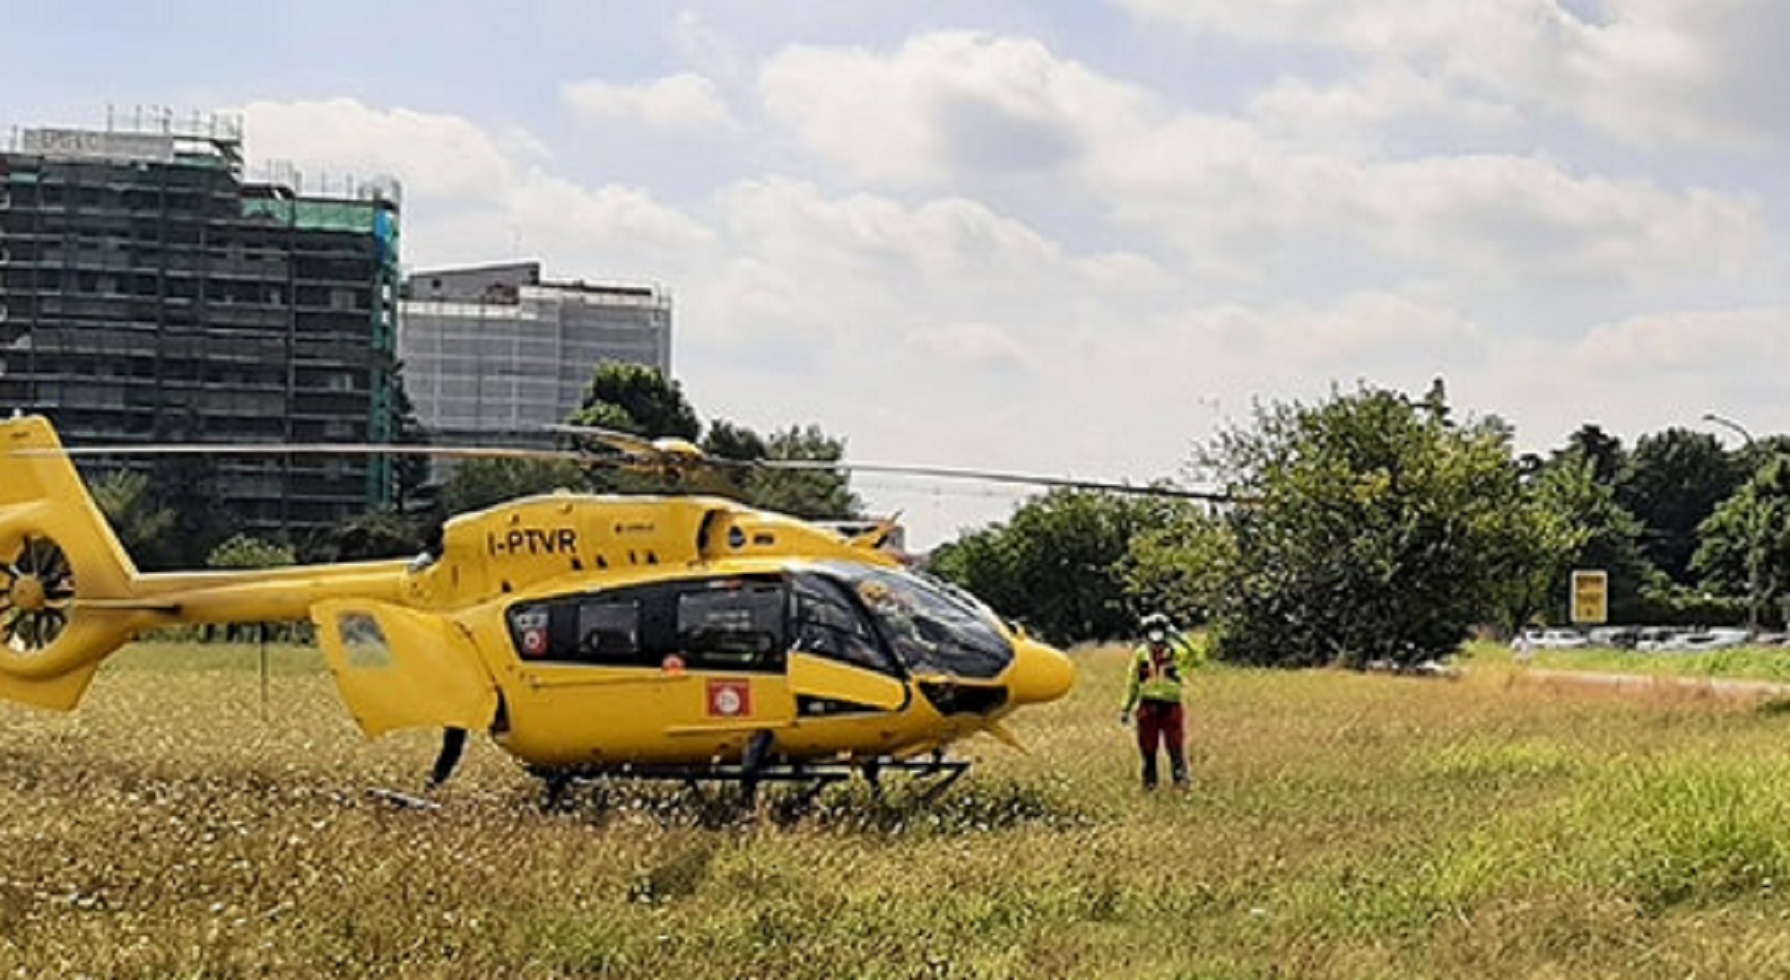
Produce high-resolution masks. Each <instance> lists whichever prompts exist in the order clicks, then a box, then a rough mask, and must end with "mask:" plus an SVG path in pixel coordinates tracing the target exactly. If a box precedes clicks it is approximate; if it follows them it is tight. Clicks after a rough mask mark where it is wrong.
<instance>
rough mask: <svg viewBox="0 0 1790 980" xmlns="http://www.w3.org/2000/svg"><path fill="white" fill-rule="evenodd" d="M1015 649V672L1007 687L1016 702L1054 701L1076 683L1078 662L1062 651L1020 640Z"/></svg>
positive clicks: (1037, 702) (1039, 702) (1041, 702)
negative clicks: (1076, 664) (1072, 660)
mask: <svg viewBox="0 0 1790 980" xmlns="http://www.w3.org/2000/svg"><path fill="white" fill-rule="evenodd" d="M1015 647H1016V649H1015V650H1014V651H1013V673H1012V676H1011V678H1010V679H1009V681H1008V682H1007V690H1008V692H1009V693H1010V696H1011V697H1012V699H1013V702H1014V703H1015V704H1043V703H1045V702H1046V701H1055V700H1056V699H1058V698H1060V697H1062V696H1063V695H1065V694H1068V693H1069V689H1070V688H1071V687H1073V686H1075V665H1074V664H1073V663H1070V662H1069V658H1068V657H1067V656H1066V655H1064V653H1063V652H1062V651H1061V650H1058V649H1056V648H1055V647H1049V646H1045V645H1044V644H1042V643H1035V642H1033V641H1031V640H1020V641H1019V642H1018V643H1016V644H1015Z"/></svg>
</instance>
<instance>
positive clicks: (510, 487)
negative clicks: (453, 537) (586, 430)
mask: <svg viewBox="0 0 1790 980" xmlns="http://www.w3.org/2000/svg"><path fill="white" fill-rule="evenodd" d="M587 486H588V484H587V481H586V478H585V474H584V471H583V469H581V468H580V467H579V466H578V464H576V463H573V462H570V461H567V462H557V461H552V460H528V459H522V460H517V459H479V458H475V459H463V460H459V461H457V462H455V464H454V470H453V472H452V473H451V474H450V475H449V476H448V478H447V482H446V483H444V484H443V485H442V488H441V503H442V506H443V507H444V508H445V509H446V511H447V513H449V514H463V513H465V512H467V511H469V510H479V509H481V508H485V507H490V506H492V505H494V504H500V503H503V502H504V501H506V500H511V499H514V498H516V497H526V496H528V495H530V494H537V493H549V492H552V491H554V490H560V489H565V490H574V491H576V490H583V489H586V488H587Z"/></svg>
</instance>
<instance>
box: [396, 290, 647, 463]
mask: <svg viewBox="0 0 1790 980" xmlns="http://www.w3.org/2000/svg"><path fill="white" fill-rule="evenodd" d="M402 307H403V315H402V316H401V317H400V319H399V326H398V359H399V361H400V362H402V364H403V373H404V390H405V392H406V393H407V394H408V395H409V396H410V400H411V403H412V405H413V406H414V407H415V410H416V416H417V419H418V421H419V422H421V423H422V425H423V426H424V427H425V428H427V429H429V430H431V431H432V432H433V433H436V434H437V435H439V436H447V437H449V438H459V437H471V438H488V437H490V436H492V435H493V434H502V436H503V437H504V438H506V439H511V440H522V441H534V440H536V439H538V438H540V437H541V436H542V434H543V433H544V432H545V427H546V426H548V425H551V424H553V423H558V422H564V421H565V420H566V417H567V416H568V415H570V414H572V413H573V412H574V411H576V410H577V409H578V407H579V405H580V404H581V403H582V401H583V398H584V392H585V389H587V388H588V387H589V386H590V380H591V375H592V373H593V372H594V371H595V370H596V367H597V365H598V364H599V363H601V362H603V361H621V362H626V363H632V364H644V365H646V366H648V367H653V368H657V369H658V370H659V371H660V372H661V373H663V374H665V375H667V376H669V375H670V372H671V299H670V297H669V296H668V295H666V294H665V292H664V291H662V290H660V289H659V288H657V287H654V286H635V285H594V284H587V283H583V282H543V281H542V279H541V266H540V263H538V262H518V263H511V264H504V265H492V266H483V267H479V268H468V269H448V270H439V271H428V272H415V273H412V274H411V275H409V276H408V277H406V279H405V280H404V299H403V302H402Z"/></svg>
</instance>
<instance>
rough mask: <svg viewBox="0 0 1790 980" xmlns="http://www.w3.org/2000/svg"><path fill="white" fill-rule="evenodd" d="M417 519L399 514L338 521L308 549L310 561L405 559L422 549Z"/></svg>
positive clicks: (364, 516)
mask: <svg viewBox="0 0 1790 980" xmlns="http://www.w3.org/2000/svg"><path fill="white" fill-rule="evenodd" d="M423 540H424V533H423V530H422V527H421V526H420V525H419V524H418V523H417V521H415V520H413V519H411V518H407V517H404V516H402V515H399V514H360V515H357V516H354V517H348V518H344V519H342V520H340V521H337V522H336V523H335V524H334V525H332V526H331V527H330V528H329V529H328V530H327V531H325V532H323V533H322V534H320V535H318V536H317V538H316V539H315V540H314V541H313V542H312V543H311V545H310V547H309V548H307V549H306V551H305V555H304V558H305V560H306V561H311V562H338V561H372V560H374V559H379V558H403V557H406V556H409V555H414V554H416V553H417V552H418V551H421V550H422V548H423Z"/></svg>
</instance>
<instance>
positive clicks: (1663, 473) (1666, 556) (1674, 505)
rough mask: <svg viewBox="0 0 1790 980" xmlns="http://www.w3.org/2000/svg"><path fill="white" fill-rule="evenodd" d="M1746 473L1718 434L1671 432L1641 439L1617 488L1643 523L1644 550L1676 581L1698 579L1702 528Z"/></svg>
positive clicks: (1686, 582)
mask: <svg viewBox="0 0 1790 980" xmlns="http://www.w3.org/2000/svg"><path fill="white" fill-rule="evenodd" d="M1741 479H1742V471H1741V469H1740V467H1739V465H1738V464H1737V463H1736V462H1735V460H1734V458H1733V457H1732V456H1730V455H1729V454H1728V453H1727V452H1726V451H1725V450H1723V449H1722V444H1721V442H1720V441H1719V440H1717V439H1716V437H1715V436H1714V435H1711V434H1710V433H1707V432H1695V431H1692V430H1690V429H1682V428H1672V429H1667V430H1666V431H1664V432H1661V433H1657V434H1654V435H1646V436H1642V437H1641V438H1640V439H1639V440H1637V441H1636V442H1635V450H1634V452H1633V453H1631V454H1629V458H1628V466H1627V468H1626V469H1625V470H1624V471H1623V475H1622V478H1621V479H1620V480H1619V481H1618V483H1617V485H1616V499H1617V501H1618V502H1620V503H1621V504H1622V506H1624V507H1625V508H1627V509H1628V511H1629V512H1630V513H1632V514H1634V515H1635V517H1636V518H1638V519H1639V520H1640V521H1641V525H1642V527H1643V535H1642V539H1641V549H1642V551H1643V552H1644V553H1645V554H1646V555H1647V557H1648V559H1649V560H1650V561H1652V562H1653V564H1654V565H1655V566H1657V567H1658V568H1659V570H1660V571H1662V572H1664V573H1666V575H1667V576H1668V577H1669V578H1671V580H1672V581H1674V582H1677V583H1679V584H1681V585H1689V584H1691V583H1692V582H1693V581H1694V580H1695V576H1694V574H1693V573H1692V571H1691V557H1692V556H1693V555H1694V554H1696V551H1697V525H1699V524H1701V523H1703V521H1704V520H1705V519H1706V518H1708V517H1709V515H1710V514H1712V513H1714V512H1715V508H1716V505H1717V504H1719V503H1721V502H1722V501H1724V500H1726V499H1728V497H1729V496H1730V495H1732V494H1733V493H1734V490H1735V488H1736V487H1738V486H1739V485H1740V481H1741Z"/></svg>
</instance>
